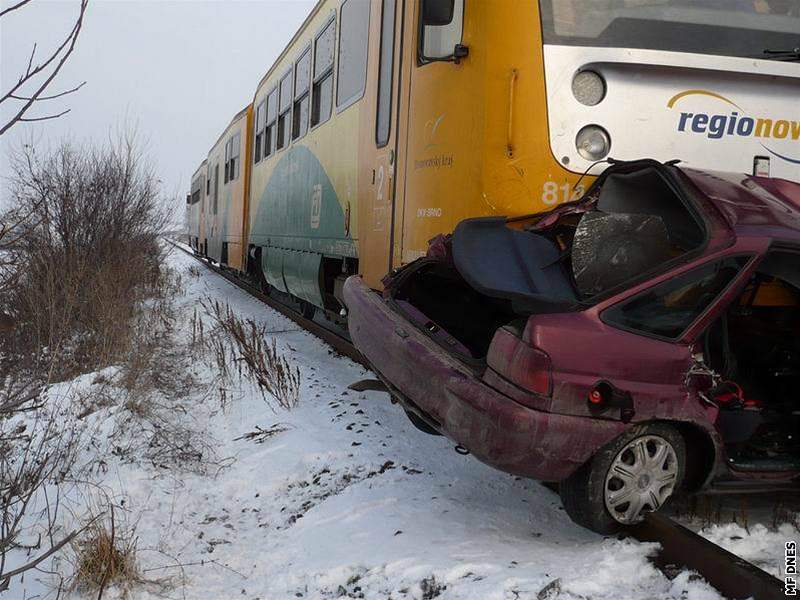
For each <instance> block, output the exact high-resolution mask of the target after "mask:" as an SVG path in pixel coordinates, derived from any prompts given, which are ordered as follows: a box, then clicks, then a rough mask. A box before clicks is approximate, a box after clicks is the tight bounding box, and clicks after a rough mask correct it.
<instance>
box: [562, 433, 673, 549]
mask: <svg viewBox="0 0 800 600" xmlns="http://www.w3.org/2000/svg"><path fill="white" fill-rule="evenodd" d="M657 452H658V453H661V452H663V453H664V454H663V457H662V455H661V454H657ZM643 453H645V454H646V456H647V458H645V454H643ZM662 458H663V462H661V464H660V466H659V461H662ZM685 465H686V443H685V442H684V440H683V436H681V434H680V433H679V432H678V431H677V430H676V429H675V428H674V427H672V426H670V425H667V424H665V423H651V424H646V425H637V426H635V427H632V428H631V429H630V430H628V431H626V432H625V433H623V434H622V435H620V436H619V437H617V438H616V439H614V440H613V441H612V442H611V443H609V444H608V445H607V446H605V447H604V448H602V449H601V450H600V451H599V452H597V454H595V455H594V456H593V457H592V458H591V459H590V460H589V461H588V462H586V463H585V464H584V465H582V466H581V467H580V468H579V469H578V470H577V471H575V472H574V473H573V474H572V475H570V476H569V477H568V478H567V479H565V480H564V481H562V482H561V484H560V486H559V495H560V496H561V502H562V503H563V504H564V510H566V511H567V514H568V515H569V516H570V518H571V519H572V520H573V521H575V522H576V523H577V524H579V525H582V526H583V527H586V528H587V529H591V530H592V531H595V532H597V533H601V534H613V533H615V532H617V531H619V530H621V529H624V528H625V527H627V526H630V525H634V524H635V523H637V522H638V521H640V520H641V518H642V517H643V515H644V514H645V512H651V511H657V510H659V509H661V508H662V507H663V506H664V504H665V503H666V502H667V501H668V499H669V497H670V496H671V495H672V494H673V493H674V492H675V491H676V490H678V489H679V488H680V486H681V483H682V481H683V476H684V473H685ZM612 467H613V468H614V472H613V473H611V470H612ZM627 498H630V499H631V501H630V502H627V503H626V499H627ZM654 504H658V505H657V506H655V507H653V506H652V505H654ZM638 507H641V508H640V509H639V510H638V511H637V510H636V509H637V508H638ZM634 513H636V514H635V515H634Z"/></svg>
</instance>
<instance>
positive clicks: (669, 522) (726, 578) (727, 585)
mask: <svg viewBox="0 0 800 600" xmlns="http://www.w3.org/2000/svg"><path fill="white" fill-rule="evenodd" d="M167 241H168V242H169V243H170V244H172V245H173V246H174V247H175V248H178V249H179V250H181V251H183V252H185V253H186V254H188V255H189V256H191V257H192V258H194V259H196V260H197V261H198V262H200V263H202V264H203V265H205V266H206V267H208V268H209V269H211V270H212V271H213V272H214V273H217V274H218V275H220V276H222V277H224V278H225V279H227V280H228V281H230V282H231V283H233V284H234V285H236V286H237V287H239V288H241V289H243V290H244V291H246V292H247V293H248V294H250V295H251V296H253V297H254V298H257V299H258V300H261V301H262V302H264V303H265V304H267V305H268V306H269V307H270V308H273V309H275V310H276V311H278V312H279V313H281V314H282V315H284V316H285V317H287V318H289V319H291V320H292V321H294V322H295V323H297V324H298V325H299V326H300V327H302V328H303V329H305V330H307V331H308V332H309V333H311V334H313V335H315V336H317V337H318V338H320V339H321V340H322V341H323V342H325V343H326V344H329V345H330V346H331V347H332V348H333V349H334V350H336V351H337V352H338V353H339V354H342V355H343V356H347V357H348V358H350V359H351V360H353V361H355V362H357V363H359V364H360V365H362V366H364V367H365V368H367V369H371V367H370V365H369V364H368V363H367V361H366V360H365V359H364V357H363V356H361V354H360V353H359V352H358V350H356V348H355V346H353V344H352V343H351V342H350V340H348V339H347V338H345V337H343V336H341V335H339V334H337V333H336V332H334V331H331V330H330V329H327V328H325V327H323V326H322V325H320V324H319V323H317V322H315V321H313V320H311V319H307V318H306V317H304V316H303V315H302V314H300V312H298V311H296V310H294V309H293V308H291V307H289V306H287V305H286V304H284V303H282V302H279V301H278V300H276V299H274V298H271V297H270V296H268V295H266V294H264V293H263V292H262V291H261V290H259V289H258V288H257V287H255V286H254V285H252V284H251V283H250V282H248V281H246V280H244V279H242V278H241V277H237V276H236V275H235V274H233V273H232V272H230V271H227V270H225V269H222V268H220V267H217V266H215V265H214V264H212V263H211V262H210V261H208V260H205V259H204V258H202V257H201V256H198V255H196V254H194V252H191V251H189V250H188V249H187V248H186V247H185V246H184V245H183V244H178V243H175V242H174V241H172V240H167ZM547 487H548V488H550V489H553V490H557V487H556V486H555V485H552V484H548V485H547ZM626 533H627V535H629V536H631V537H633V538H634V539H636V540H638V541H640V542H657V543H659V544H660V546H661V547H660V549H659V550H658V551H657V552H656V554H655V555H654V556H652V557H651V559H650V560H651V561H652V562H653V564H654V565H655V566H656V567H657V568H658V569H659V570H661V571H662V572H664V573H665V574H667V575H669V574H670V573H674V568H675V567H678V568H682V569H689V570H691V571H695V572H697V573H698V574H699V575H701V576H702V577H703V578H704V579H705V580H706V581H707V582H708V583H709V584H710V585H711V586H712V587H714V588H715V589H716V590H717V591H718V592H719V593H720V594H722V595H724V596H725V597H726V598H730V599H734V600H744V599H746V598H754V599H755V600H778V599H785V598H786V596H785V595H784V586H783V582H782V581H781V580H780V579H778V578H777V577H774V576H773V575H770V574H769V573H767V572H766V571H764V570H763V569H760V568H759V567H757V566H755V565H754V564H752V563H750V562H748V561H746V560H744V559H742V558H740V557H738V556H736V555H735V554H733V553H732V552H728V551H727V550H725V549H724V548H722V547H720V546H717V545H716V544H714V543H713V542H710V541H709V540H707V539H706V538H704V537H703V536H701V535H699V534H697V533H695V532H694V531H692V530H690V529H688V528H686V527H684V526H683V525H680V524H679V523H677V522H675V521H674V520H673V519H670V518H669V517H666V516H663V515H660V514H658V513H650V514H648V515H647V516H646V517H645V519H644V521H643V522H642V523H639V524H638V525H634V526H633V527H629V528H628V529H627V530H626Z"/></svg>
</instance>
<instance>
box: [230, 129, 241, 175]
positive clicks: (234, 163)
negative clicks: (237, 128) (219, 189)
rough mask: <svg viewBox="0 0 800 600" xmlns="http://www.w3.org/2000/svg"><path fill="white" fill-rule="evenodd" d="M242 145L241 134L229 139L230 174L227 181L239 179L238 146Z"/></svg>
mask: <svg viewBox="0 0 800 600" xmlns="http://www.w3.org/2000/svg"><path fill="white" fill-rule="evenodd" d="M241 145H242V134H240V133H237V134H236V135H234V136H233V137H232V138H231V166H230V167H229V171H230V173H229V174H228V180H229V181H233V180H234V179H239V156H240V150H241V148H240V146H241Z"/></svg>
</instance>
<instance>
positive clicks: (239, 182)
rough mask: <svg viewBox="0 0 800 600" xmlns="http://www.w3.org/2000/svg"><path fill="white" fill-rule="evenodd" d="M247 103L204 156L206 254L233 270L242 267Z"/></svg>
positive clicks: (248, 122) (247, 128)
mask: <svg viewBox="0 0 800 600" xmlns="http://www.w3.org/2000/svg"><path fill="white" fill-rule="evenodd" d="M250 114H251V110H250V106H249V105H248V106H247V107H245V108H244V109H243V110H242V111H240V112H239V113H238V114H237V115H236V116H235V117H234V118H233V120H232V121H231V123H230V125H228V127H227V128H226V129H225V131H224V132H223V133H222V135H221V136H220V137H219V139H218V140H217V142H216V144H214V146H213V147H212V148H211V151H210V152H209V154H208V159H207V171H206V172H207V180H208V185H207V189H208V192H209V193H208V202H207V208H206V219H205V224H206V238H207V241H208V257H209V258H211V259H212V260H214V261H216V262H218V263H219V264H222V265H226V266H228V267H231V268H233V269H237V270H241V269H242V268H243V240H244V231H245V230H244V213H245V208H246V203H245V189H246V187H247V186H246V183H245V182H246V180H247V170H246V169H245V167H244V166H243V164H242V163H243V162H244V161H245V160H246V159H247V136H248V130H249V127H250Z"/></svg>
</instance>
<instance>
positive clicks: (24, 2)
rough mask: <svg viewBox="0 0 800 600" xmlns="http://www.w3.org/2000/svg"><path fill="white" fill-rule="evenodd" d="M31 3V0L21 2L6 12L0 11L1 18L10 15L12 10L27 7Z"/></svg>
mask: <svg viewBox="0 0 800 600" xmlns="http://www.w3.org/2000/svg"><path fill="white" fill-rule="evenodd" d="M30 1H31V0H21V1H20V2H17V3H16V4H14V5H12V6H9V7H8V8H6V9H5V10H0V17H2V16H3V15H4V14H6V13H10V12H11V11H12V10H17V9H18V8H21V7H23V6H25V5H26V4H27V3H28V2H30Z"/></svg>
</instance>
